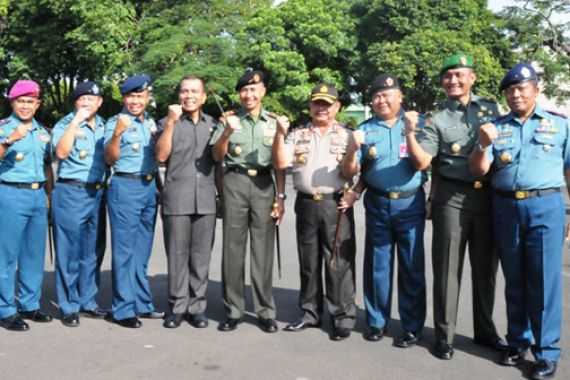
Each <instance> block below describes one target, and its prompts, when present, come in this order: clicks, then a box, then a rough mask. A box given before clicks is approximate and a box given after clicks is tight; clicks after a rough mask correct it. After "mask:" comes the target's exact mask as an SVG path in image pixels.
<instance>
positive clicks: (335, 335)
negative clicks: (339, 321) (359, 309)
mask: <svg viewBox="0 0 570 380" xmlns="http://www.w3.org/2000/svg"><path fill="white" fill-rule="evenodd" d="M349 336H350V329H348V328H346V327H333V330H332V333H331V340H335V341H339V340H344V339H346V338H348V337H349Z"/></svg>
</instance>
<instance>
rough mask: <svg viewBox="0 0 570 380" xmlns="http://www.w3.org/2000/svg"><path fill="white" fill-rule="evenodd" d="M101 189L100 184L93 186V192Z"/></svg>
mask: <svg viewBox="0 0 570 380" xmlns="http://www.w3.org/2000/svg"><path fill="white" fill-rule="evenodd" d="M102 187H103V185H101V184H100V183H98V184H96V185H95V190H101V188H102Z"/></svg>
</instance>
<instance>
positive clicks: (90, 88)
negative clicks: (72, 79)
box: [71, 81, 102, 101]
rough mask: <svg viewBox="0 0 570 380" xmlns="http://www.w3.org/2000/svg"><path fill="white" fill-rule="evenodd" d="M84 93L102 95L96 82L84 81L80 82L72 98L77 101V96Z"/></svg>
mask: <svg viewBox="0 0 570 380" xmlns="http://www.w3.org/2000/svg"><path fill="white" fill-rule="evenodd" d="M83 95H96V96H102V95H101V90H99V86H97V84H96V83H95V82H91V81H88V82H83V83H79V84H78V85H77V87H75V90H73V93H72V94H71V100H73V101H76V100H77V98H79V97H80V96H83Z"/></svg>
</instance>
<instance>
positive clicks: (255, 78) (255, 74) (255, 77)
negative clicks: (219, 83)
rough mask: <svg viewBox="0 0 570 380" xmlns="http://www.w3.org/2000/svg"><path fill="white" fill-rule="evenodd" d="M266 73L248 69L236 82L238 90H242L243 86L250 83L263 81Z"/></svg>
mask: <svg viewBox="0 0 570 380" xmlns="http://www.w3.org/2000/svg"><path fill="white" fill-rule="evenodd" d="M264 77H265V76H264V75H263V73H262V72H261V71H259V70H250V71H246V72H245V74H243V75H242V76H241V78H239V79H238V81H237V83H236V91H239V90H241V89H242V88H243V87H245V86H248V85H250V84H257V83H263V79H264Z"/></svg>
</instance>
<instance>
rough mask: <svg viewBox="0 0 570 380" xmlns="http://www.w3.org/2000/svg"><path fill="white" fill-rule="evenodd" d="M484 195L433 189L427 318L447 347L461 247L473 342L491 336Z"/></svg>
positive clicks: (491, 264)
mask: <svg viewBox="0 0 570 380" xmlns="http://www.w3.org/2000/svg"><path fill="white" fill-rule="evenodd" d="M489 190H490V189H479V190H477V189H473V188H468V187H466V186H465V187H463V186H461V185H448V184H447V183H446V182H444V181H443V180H442V181H441V182H440V183H439V184H438V188H437V193H436V197H435V199H434V203H433V206H432V215H433V241H432V267H433V283H434V284H433V314H434V316H433V318H434V327H435V337H436V341H437V342H443V343H447V344H453V338H454V335H455V330H456V324H457V308H458V305H459V290H460V285H461V277H462V273H463V260H464V258H465V250H466V248H467V247H468V248H469V262H470V264H471V283H472V293H473V294H472V296H473V299H472V303H473V329H474V337H475V338H476V339H483V340H495V339H496V337H497V331H496V329H495V324H494V323H493V306H494V302H495V280H496V274H497V267H498V254H497V252H496V250H495V249H494V247H493V227H492V214H491V209H490V207H483V206H484V204H485V202H483V200H484V199H487V198H489V199H488V201H489V202H490V195H491V194H490V192H489ZM484 191H485V193H483V192H484ZM457 204H461V205H463V206H462V207H457V206H456V205H457ZM489 205H490V203H489Z"/></svg>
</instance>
